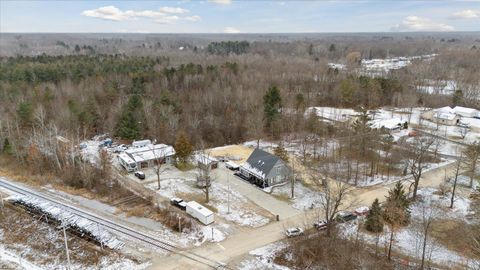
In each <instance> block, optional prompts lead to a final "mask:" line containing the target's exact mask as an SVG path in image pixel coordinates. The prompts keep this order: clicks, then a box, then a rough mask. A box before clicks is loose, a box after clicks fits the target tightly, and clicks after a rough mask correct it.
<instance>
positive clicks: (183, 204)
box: [170, 198, 187, 210]
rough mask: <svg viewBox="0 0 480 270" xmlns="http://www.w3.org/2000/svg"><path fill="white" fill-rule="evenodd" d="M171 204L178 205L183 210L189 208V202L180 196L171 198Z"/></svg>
mask: <svg viewBox="0 0 480 270" xmlns="http://www.w3.org/2000/svg"><path fill="white" fill-rule="evenodd" d="M170 204H171V205H173V206H176V207H178V208H180V209H182V210H185V209H186V208H187V203H186V202H185V201H184V200H182V199H180V198H171V199H170Z"/></svg>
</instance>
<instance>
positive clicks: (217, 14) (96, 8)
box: [0, 0, 480, 33]
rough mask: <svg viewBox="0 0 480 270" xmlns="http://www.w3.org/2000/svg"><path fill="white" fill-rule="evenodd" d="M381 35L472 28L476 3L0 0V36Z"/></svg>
mask: <svg viewBox="0 0 480 270" xmlns="http://www.w3.org/2000/svg"><path fill="white" fill-rule="evenodd" d="M388 31H480V0H470V1H441V0H437V1H434V0H431V1H415V0H378V1H361V0H357V1H348V0H347V1H315V0H310V1H282V0H271V1H255V0H210V1H209V0H205V1H199V0H183V1H182V0H179V1H58V0H57V1H18V0H15V1H9V0H0V32H87V33H98V32H100V33H106V32H112V33H302V32H388Z"/></svg>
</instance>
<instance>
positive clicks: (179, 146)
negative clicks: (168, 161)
mask: <svg viewBox="0 0 480 270" xmlns="http://www.w3.org/2000/svg"><path fill="white" fill-rule="evenodd" d="M175 152H176V156H177V159H178V160H179V161H180V163H183V164H185V163H187V162H188V157H189V156H190V155H191V154H192V152H193V146H192V144H191V143H190V141H189V140H188V138H187V135H186V134H185V132H183V131H181V132H180V133H178V136H177V139H176V140H175Z"/></svg>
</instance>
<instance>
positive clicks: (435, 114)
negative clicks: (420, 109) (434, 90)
mask: <svg viewBox="0 0 480 270" xmlns="http://www.w3.org/2000/svg"><path fill="white" fill-rule="evenodd" d="M422 118H423V119H427V120H430V121H432V122H434V123H437V124H442V125H448V126H455V125H456V124H457V123H458V122H459V121H460V116H458V115H457V114H456V113H455V111H454V110H453V109H452V108H450V107H448V106H446V107H442V108H438V109H435V110H430V111H427V112H425V113H423V114H422Z"/></svg>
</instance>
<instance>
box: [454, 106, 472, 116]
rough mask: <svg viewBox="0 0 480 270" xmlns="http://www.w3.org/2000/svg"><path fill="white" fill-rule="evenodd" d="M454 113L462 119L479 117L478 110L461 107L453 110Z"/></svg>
mask: <svg viewBox="0 0 480 270" xmlns="http://www.w3.org/2000/svg"><path fill="white" fill-rule="evenodd" d="M453 112H454V113H455V114H457V115H459V116H461V117H476V116H477V115H478V111H477V110H475V109H472V108H467V107H461V106H457V107H455V108H453Z"/></svg>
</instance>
